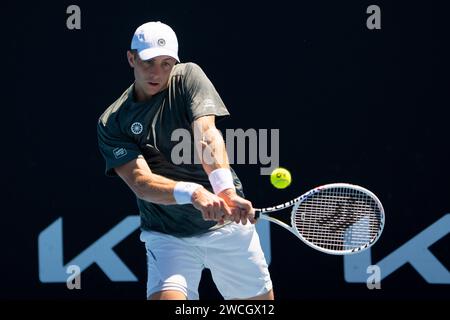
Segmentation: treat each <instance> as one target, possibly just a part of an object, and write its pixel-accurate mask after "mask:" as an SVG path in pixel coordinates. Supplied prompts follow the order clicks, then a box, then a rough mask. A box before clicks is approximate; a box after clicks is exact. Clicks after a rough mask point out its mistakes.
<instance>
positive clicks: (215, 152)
mask: <svg viewBox="0 0 450 320" xmlns="http://www.w3.org/2000/svg"><path fill="white" fill-rule="evenodd" d="M199 145H200V146H201V147H200V148H197V152H198V154H199V157H200V159H201V161H202V166H203V169H204V170H205V172H206V173H207V174H208V175H209V174H210V173H211V172H212V171H214V170H216V169H219V168H230V164H229V161H228V155H227V151H226V147H225V142H224V140H223V138H222V135H221V134H220V132H219V130H217V129H216V128H212V129H209V130H207V131H206V132H204V133H203V136H202V140H201V141H200V143H199Z"/></svg>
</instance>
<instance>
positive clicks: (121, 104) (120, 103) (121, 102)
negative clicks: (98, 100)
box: [99, 86, 133, 126]
mask: <svg viewBox="0 0 450 320" xmlns="http://www.w3.org/2000/svg"><path fill="white" fill-rule="evenodd" d="M132 87H133V86H130V87H129V88H128V89H127V90H125V91H124V92H123V93H122V95H120V97H119V98H117V100H116V101H114V102H113V103H112V104H111V105H110V106H109V107H108V108H106V110H105V111H104V112H103V113H102V115H101V116H100V118H99V122H101V123H102V124H103V125H104V126H106V124H107V123H108V121H109V120H110V118H111V117H118V116H119V114H120V111H121V110H123V109H124V108H126V106H127V105H128V103H129V101H130V99H128V98H129V94H130V90H132Z"/></svg>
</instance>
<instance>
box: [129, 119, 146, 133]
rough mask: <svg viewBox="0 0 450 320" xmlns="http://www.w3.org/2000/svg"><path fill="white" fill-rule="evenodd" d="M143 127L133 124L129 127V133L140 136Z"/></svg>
mask: <svg viewBox="0 0 450 320" xmlns="http://www.w3.org/2000/svg"><path fill="white" fill-rule="evenodd" d="M142 129H143V126H142V124H141V123H140V122H135V123H133V124H132V125H131V132H133V133H134V134H141V133H142Z"/></svg>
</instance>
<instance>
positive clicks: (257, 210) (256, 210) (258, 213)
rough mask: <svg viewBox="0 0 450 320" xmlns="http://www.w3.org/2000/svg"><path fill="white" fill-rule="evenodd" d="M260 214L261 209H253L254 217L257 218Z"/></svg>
mask: <svg viewBox="0 0 450 320" xmlns="http://www.w3.org/2000/svg"><path fill="white" fill-rule="evenodd" d="M260 215H261V209H255V219H258V218H259V216H260Z"/></svg>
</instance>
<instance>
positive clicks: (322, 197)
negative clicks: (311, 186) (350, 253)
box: [293, 187, 381, 251]
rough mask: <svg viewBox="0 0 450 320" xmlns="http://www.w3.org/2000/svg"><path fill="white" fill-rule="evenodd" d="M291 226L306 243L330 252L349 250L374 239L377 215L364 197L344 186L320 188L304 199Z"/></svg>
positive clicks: (372, 202)
mask: <svg viewBox="0 0 450 320" xmlns="http://www.w3.org/2000/svg"><path fill="white" fill-rule="evenodd" d="M293 224H294V225H295V227H296V228H297V230H298V232H299V233H300V234H301V235H302V236H303V237H304V238H305V239H306V240H307V241H309V242H311V243H313V244H315V245H317V246H320V247H322V248H324V249H330V250H337V251H339V250H351V249H355V248H359V247H362V246H364V245H366V244H367V243H370V241H371V240H374V239H376V238H377V235H378V232H379V231H380V224H381V212H380V208H379V206H378V204H377V202H376V201H375V200H374V199H373V198H372V197H371V196H369V195H368V194H366V193H364V192H362V191H359V190H355V189H350V188H345V187H337V188H329V189H323V190H320V191H319V192H317V193H315V194H313V195H311V196H310V197H308V198H307V199H306V200H304V201H303V202H302V203H301V204H300V205H299V206H298V207H297V210H296V212H295V218H294V221H293Z"/></svg>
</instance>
